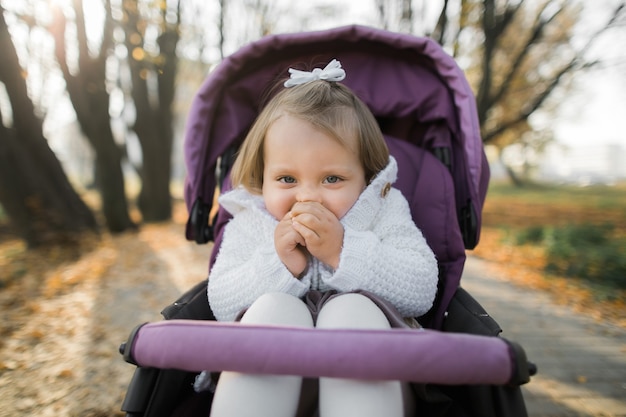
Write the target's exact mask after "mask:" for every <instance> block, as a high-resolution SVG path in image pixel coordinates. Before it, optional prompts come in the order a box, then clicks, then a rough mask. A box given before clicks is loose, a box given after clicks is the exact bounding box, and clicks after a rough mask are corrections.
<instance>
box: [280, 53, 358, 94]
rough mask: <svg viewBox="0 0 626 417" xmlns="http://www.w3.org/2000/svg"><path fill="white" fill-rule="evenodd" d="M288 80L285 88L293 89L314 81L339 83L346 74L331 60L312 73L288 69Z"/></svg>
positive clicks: (338, 63)
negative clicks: (295, 86)
mask: <svg viewBox="0 0 626 417" xmlns="http://www.w3.org/2000/svg"><path fill="white" fill-rule="evenodd" d="M289 74H290V75H289V79H288V80H287V81H285V87H293V86H294V85H300V84H304V83H308V82H310V81H315V80H326V81H341V80H343V79H344V78H346V72H345V71H344V70H343V68H341V63H340V62H339V61H337V60H336V59H333V60H332V61H330V62H329V63H328V65H326V67H324V69H321V68H315V69H313V71H300V70H297V69H293V68H289Z"/></svg>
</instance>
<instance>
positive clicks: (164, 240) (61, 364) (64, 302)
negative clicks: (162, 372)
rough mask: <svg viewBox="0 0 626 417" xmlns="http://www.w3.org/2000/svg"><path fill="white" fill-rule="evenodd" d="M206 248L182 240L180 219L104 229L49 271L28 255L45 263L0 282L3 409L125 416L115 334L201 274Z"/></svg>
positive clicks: (126, 376) (155, 312) (125, 370)
mask: <svg viewBox="0 0 626 417" xmlns="http://www.w3.org/2000/svg"><path fill="white" fill-rule="evenodd" d="M209 253H210V248H209V247H207V246H197V245H195V244H193V243H190V242H186V241H185V240H184V236H183V229H182V224H180V222H177V223H172V224H167V225H156V226H145V227H143V228H142V229H141V230H140V231H139V232H137V233H130V234H124V235H121V236H116V237H112V238H111V237H109V238H105V241H104V242H103V244H102V245H100V246H99V247H98V248H97V249H95V250H94V251H92V252H89V253H87V254H85V255H83V256H82V257H81V258H80V259H79V260H78V261H77V262H75V263H71V264H68V263H63V262H62V263H61V264H60V265H58V266H56V267H53V268H52V269H49V270H48V269H47V268H36V267H32V262H37V259H28V262H29V263H31V267H28V268H27V269H28V271H31V270H34V271H37V270H43V271H45V272H42V273H41V274H37V275H39V276H34V275H35V274H33V273H32V272H26V273H25V274H24V275H23V276H22V277H21V278H20V280H19V283H12V284H11V285H10V286H9V287H6V288H4V289H3V290H2V291H0V306H1V308H2V314H3V320H4V322H5V325H4V326H3V328H2V330H3V332H2V333H3V334H2V339H3V340H2V342H0V346H1V352H2V354H1V356H0V416H2V417H4V416H7V417H8V416H11V417H15V416H76V417H78V416H81V417H85V416H87V417H96V416H113V415H123V414H122V413H121V412H120V411H119V409H120V405H121V403H122V399H123V396H124V393H125V391H126V387H127V384H128V382H129V381H130V378H131V376H132V372H133V370H134V367H133V366H131V365H128V364H126V363H125V362H124V361H123V360H122V358H121V356H120V355H119V354H118V353H117V349H118V346H119V344H120V342H122V341H124V340H125V338H126V337H127V336H128V333H129V332H130V330H131V329H132V328H133V327H134V326H135V325H136V324H139V323H142V322H145V321H150V320H160V319H161V318H160V314H159V312H160V310H161V309H162V308H163V307H164V306H165V305H167V304H168V303H169V302H171V301H173V300H174V299H175V298H176V297H178V296H179V295H180V294H181V292H182V291H184V290H186V289H187V288H189V287H190V286H191V285H192V284H195V283H196V282H198V281H199V280H201V279H203V278H204V277H205V276H206V271H207V265H208V256H209ZM46 257H48V258H50V259H52V258H53V257H54V254H50V253H48V254H46ZM50 259H46V258H44V257H43V256H41V257H40V258H39V259H38V261H39V262H40V263H41V264H46V263H50V264H55V262H49V261H50ZM2 267H3V265H2V264H1V262H0V269H1V268H2ZM9 322H10V323H11V324H10V325H9V324H7V323H9Z"/></svg>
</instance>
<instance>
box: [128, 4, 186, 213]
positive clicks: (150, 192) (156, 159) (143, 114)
mask: <svg viewBox="0 0 626 417" xmlns="http://www.w3.org/2000/svg"><path fill="white" fill-rule="evenodd" d="M125 7H126V6H125ZM179 7H180V6H179ZM125 11H126V13H127V16H128V19H127V20H126V22H125V29H126V44H127V48H128V49H129V51H133V50H134V49H135V48H137V45H142V43H141V42H140V43H133V40H135V42H136V39H143V34H142V31H141V30H140V29H139V28H140V26H141V24H140V16H139V11H138V10H137V8H135V7H129V8H127V9H126V10H125ZM164 12H165V11H164V10H162V13H164ZM178 16H180V14H179V13H178ZM162 19H163V22H165V21H166V19H165V16H162ZM177 22H180V18H178V20H177ZM178 25H179V23H176V24H175V25H173V26H169V24H167V23H163V25H162V33H161V35H160V36H159V38H158V40H157V42H158V45H159V59H158V61H159V63H155V64H153V63H152V62H148V60H144V59H138V57H136V56H134V55H133V54H132V53H130V54H129V65H130V72H131V79H132V91H131V94H132V97H133V102H134V104H135V109H136V113H137V116H136V120H135V124H134V126H133V130H134V131H135V133H136V134H137V137H138V138H139V142H140V144H141V150H142V166H141V169H140V171H139V172H140V176H141V191H140V194H139V201H138V206H139V209H140V211H141V214H142V217H143V220H144V221H147V222H158V221H166V220H169V219H170V218H171V216H172V201H171V194H170V177H171V157H172V141H173V129H172V119H173V117H172V109H171V107H172V102H173V101H174V92H175V79H176V70H177V65H178V58H177V56H176V45H177V43H178V39H179V35H178V33H179V27H178ZM140 55H142V56H143V54H140ZM149 72H150V73H153V74H156V77H157V89H156V91H150V89H149V87H148V83H147V78H148V77H147V76H146V74H147V73H149ZM151 95H152V96H153V97H154V96H155V95H156V100H151V99H150V98H151Z"/></svg>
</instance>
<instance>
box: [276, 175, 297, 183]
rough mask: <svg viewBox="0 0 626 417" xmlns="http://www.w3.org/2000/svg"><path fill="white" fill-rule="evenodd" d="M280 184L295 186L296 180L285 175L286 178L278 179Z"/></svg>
mask: <svg viewBox="0 0 626 417" xmlns="http://www.w3.org/2000/svg"><path fill="white" fill-rule="evenodd" d="M278 182H282V183H285V184H295V182H296V179H295V178H294V177H290V176H288V175H285V176H284V177H280V178H278Z"/></svg>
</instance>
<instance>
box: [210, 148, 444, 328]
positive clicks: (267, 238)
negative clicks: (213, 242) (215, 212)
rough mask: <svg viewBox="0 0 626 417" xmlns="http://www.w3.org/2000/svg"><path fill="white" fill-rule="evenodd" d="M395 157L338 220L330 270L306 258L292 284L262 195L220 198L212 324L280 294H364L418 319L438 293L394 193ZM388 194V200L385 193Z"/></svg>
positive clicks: (418, 237)
mask: <svg viewBox="0 0 626 417" xmlns="http://www.w3.org/2000/svg"><path fill="white" fill-rule="evenodd" d="M397 171H398V168H397V164H396V161H395V160H394V159H393V157H391V158H390V161H389V164H388V165H387V167H386V168H385V169H384V170H383V171H381V172H380V173H379V174H378V175H377V176H376V177H375V178H374V179H373V181H372V182H371V183H370V185H368V187H367V188H366V189H365V190H364V191H363V193H362V194H361V196H360V197H359V199H358V200H357V202H356V203H355V204H354V206H352V208H351V209H350V210H349V211H348V213H347V214H346V215H345V216H344V217H343V218H342V219H340V221H341V224H342V225H343V227H344V241H343V249H342V252H341V256H340V260H339V266H338V268H337V269H336V270H334V269H332V268H331V267H330V266H328V265H326V264H324V263H322V262H320V261H319V260H317V259H315V258H312V259H311V260H310V263H309V267H308V268H307V272H306V273H305V275H304V276H303V277H302V278H301V279H297V278H295V277H294V276H293V275H292V274H291V273H290V272H289V270H287V268H286V267H285V265H284V264H283V263H282V262H281V260H280V258H279V257H278V254H277V253H276V250H275V249H274V229H275V228H276V225H277V224H278V221H277V220H276V219H274V218H273V217H272V215H271V214H269V212H268V211H267V210H266V209H265V205H264V203H263V198H262V196H260V195H253V194H250V193H249V192H248V191H246V190H245V189H243V188H237V189H235V190H232V191H230V192H228V193H226V194H224V195H223V196H221V197H220V200H219V201H220V204H221V205H222V206H223V207H224V208H225V209H226V210H228V212H230V213H231V214H232V215H233V219H232V220H231V221H230V222H228V224H227V225H226V228H225V230H224V235H223V240H222V243H221V246H220V249H219V252H218V255H217V258H216V260H215V263H214V265H213V267H212V269H211V272H210V274H209V285H208V297H209V303H210V304H211V309H212V310H213V313H214V314H215V317H216V318H217V319H218V320H220V321H230V320H234V319H235V317H236V316H237V314H238V313H239V312H240V311H241V310H242V309H244V308H246V307H249V306H250V305H251V304H252V303H253V302H254V301H255V300H256V299H257V298H258V297H259V296H261V295H262V294H265V293H268V292H286V293H289V294H292V295H294V296H296V297H302V296H303V295H304V294H305V293H306V292H307V291H308V290H310V289H315V290H321V291H327V290H331V289H334V290H337V291H338V292H345V291H353V290H358V289H360V290H367V291H370V292H372V293H374V294H377V295H378V296H379V297H382V298H384V299H386V300H387V301H389V302H390V303H392V304H393V305H394V306H395V307H396V308H397V309H398V310H399V311H400V313H401V314H402V315H403V316H404V317H419V316H421V315H422V314H424V313H426V312H427V311H428V310H429V309H430V307H431V306H432V303H433V300H434V298H435V294H436V291H437V279H438V278H437V274H438V269H437V262H436V259H435V255H434V254H433V252H432V250H431V249H430V247H428V245H427V244H426V240H425V239H424V237H423V236H422V233H421V232H420V230H419V229H418V228H417V227H416V226H415V224H414V223H413V220H412V218H411V213H410V210H409V205H408V203H407V201H406V199H405V198H404V196H402V194H401V193H400V191H399V190H397V189H395V188H391V189H390V190H389V187H390V185H391V184H392V183H393V182H395V180H396V176H397ZM386 190H387V191H388V192H386Z"/></svg>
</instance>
